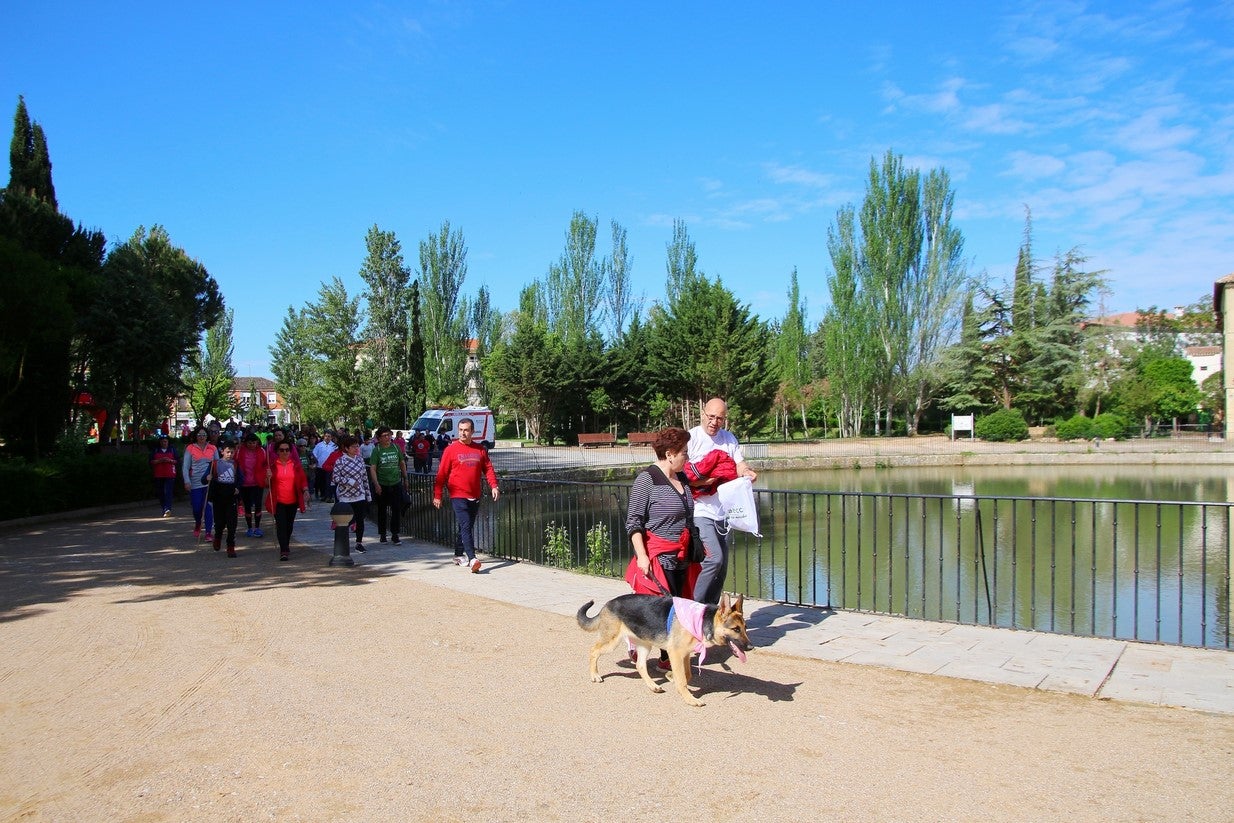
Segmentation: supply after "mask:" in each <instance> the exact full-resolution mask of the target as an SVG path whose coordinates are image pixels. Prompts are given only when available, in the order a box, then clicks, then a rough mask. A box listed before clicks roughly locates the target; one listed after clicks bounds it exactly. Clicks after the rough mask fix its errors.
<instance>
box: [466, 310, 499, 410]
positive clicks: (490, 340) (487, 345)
mask: <svg viewBox="0 0 1234 823" xmlns="http://www.w3.org/2000/svg"><path fill="white" fill-rule="evenodd" d="M464 306H465V307H466V311H465V312H464V315H465V316H466V317H467V321H468V335H469V338H470V341H471V345H472V350H473V352H474V355H475V359H474V360H472V361H470V362H469V363H468V364H467V382H468V391H469V392H471V391H472V390H473V387H474V392H475V394H476V395H477V397H478V399H479V400H480V401H481V403H484V402H487V398H488V381H487V369H486V365H485V364H486V362H487V361H488V358H489V356H490V355H491V354H492V352H493V348H494V346H495V345H496V344H497V342H498V341H499V340H500V339H501V336H502V328H503V324H504V322H505V318H504V316H503V315H502V313H501V312H499V311H497V310H496V309H494V308H493V304H492V298H491V297H490V296H489V291H488V287H487V286H481V287H480V288H479V290H478V291H477V292H476V298H475V300H470V301H468V300H465V301H464Z"/></svg>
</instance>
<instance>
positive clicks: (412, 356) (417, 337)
mask: <svg viewBox="0 0 1234 823" xmlns="http://www.w3.org/2000/svg"><path fill="white" fill-rule="evenodd" d="M408 304H409V305H410V307H411V326H410V331H409V332H408V337H407V408H408V417H409V418H412V419H414V418H415V417H418V416H419V415H420V412H421V411H423V410H424V408H425V403H426V397H425V376H424V333H423V326H422V325H421V322H420V281H419V280H413V281H411V292H410V294H409V295H408Z"/></svg>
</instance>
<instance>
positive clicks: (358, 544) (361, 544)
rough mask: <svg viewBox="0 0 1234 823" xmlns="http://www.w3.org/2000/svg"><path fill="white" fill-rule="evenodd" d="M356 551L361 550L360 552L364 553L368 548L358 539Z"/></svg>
mask: <svg viewBox="0 0 1234 823" xmlns="http://www.w3.org/2000/svg"><path fill="white" fill-rule="evenodd" d="M356 551H358V552H360V554H364V552H365V551H366V549H365V548H364V544H363V543H361V542H360V541H359V540H357V541H356Z"/></svg>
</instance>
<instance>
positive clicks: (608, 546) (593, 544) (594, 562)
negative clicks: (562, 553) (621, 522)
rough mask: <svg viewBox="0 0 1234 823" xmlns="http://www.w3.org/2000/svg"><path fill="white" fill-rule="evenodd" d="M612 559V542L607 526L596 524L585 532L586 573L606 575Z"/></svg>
mask: <svg viewBox="0 0 1234 823" xmlns="http://www.w3.org/2000/svg"><path fill="white" fill-rule="evenodd" d="M611 557H612V540H610V539H609V535H608V526H606V525H605V524H603V523H597V524H595V525H594V526H592V527H591V528H590V529H588V530H587V571H588V573H590V574H608V571H609V561H610V559H611Z"/></svg>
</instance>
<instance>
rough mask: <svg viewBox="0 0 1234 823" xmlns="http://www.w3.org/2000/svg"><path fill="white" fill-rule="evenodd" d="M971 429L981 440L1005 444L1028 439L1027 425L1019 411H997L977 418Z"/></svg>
mask: <svg viewBox="0 0 1234 823" xmlns="http://www.w3.org/2000/svg"><path fill="white" fill-rule="evenodd" d="M973 427H974V429H976V432H975V433H976V435H977V436H978V437H980V438H981V439H982V440H990V441H994V442H1005V441H1011V440H1027V439H1028V423H1026V422H1025V421H1024V415H1023V414H1022V413H1021V412H1020V410H1019V409H999V410H998V411H996V412H993V413H991V414H987V415H984V416H982V417H979V418H978V419H977V422H976V423H974V424H973Z"/></svg>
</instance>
